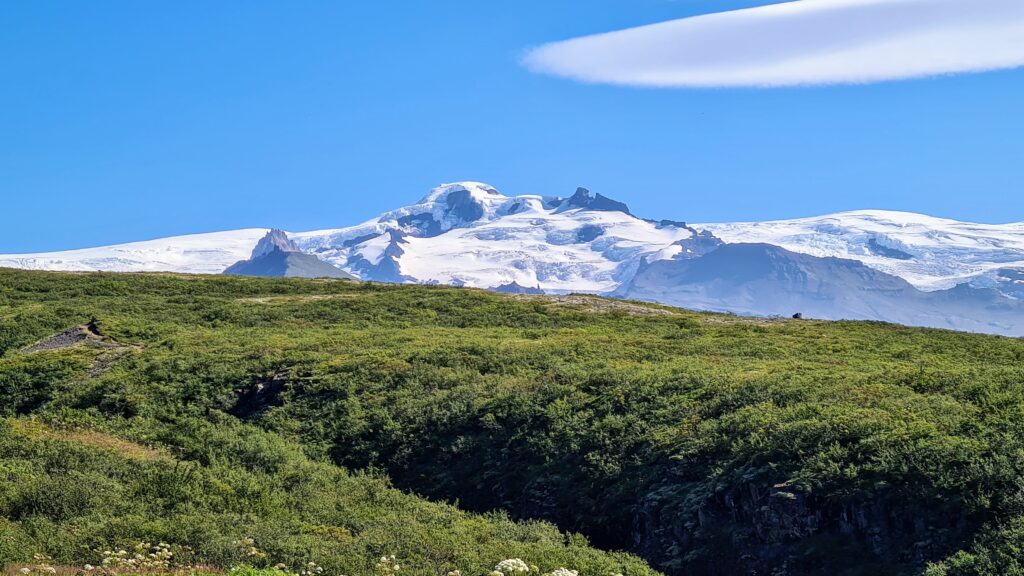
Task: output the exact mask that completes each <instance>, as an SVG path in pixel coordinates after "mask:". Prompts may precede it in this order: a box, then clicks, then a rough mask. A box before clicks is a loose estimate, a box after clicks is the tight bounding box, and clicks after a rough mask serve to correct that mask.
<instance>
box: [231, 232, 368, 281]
mask: <svg viewBox="0 0 1024 576" xmlns="http://www.w3.org/2000/svg"><path fill="white" fill-rule="evenodd" d="M224 274H231V275H235V276H259V277H264V278H346V279H355V277H354V276H352V275H351V274H349V273H348V272H345V271H344V270H342V269H341V268H338V267H337V266H333V265H331V264H328V263H327V262H324V261H323V260H321V259H319V258H317V257H316V256H314V255H312V254H305V253H303V252H299V251H298V248H297V247H296V246H295V243H294V242H292V241H291V240H290V239H289V238H288V235H287V234H285V233H284V232H283V231H281V230H271V231H270V232H268V233H267V235H266V236H264V237H263V238H262V239H261V240H260V241H259V243H257V244H256V247H255V248H254V249H253V251H252V257H251V258H250V259H248V260H242V261H241V262H236V263H235V264H232V265H231V266H229V267H228V268H227V269H226V270H224Z"/></svg>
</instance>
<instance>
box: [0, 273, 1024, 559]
mask: <svg viewBox="0 0 1024 576" xmlns="http://www.w3.org/2000/svg"><path fill="white" fill-rule="evenodd" d="M92 319H95V320H96V327H97V329H98V331H99V333H100V334H101V335H102V339H103V342H104V343H105V344H106V347H103V346H98V345H93V344H91V342H90V341H88V340H87V341H86V342H85V343H84V344H81V345H77V346H74V347H70V348H61V349H54V350H44V351H38V352H25V351H24V348H25V347H26V346H29V345H31V344H33V343H35V342H38V341H40V340H42V339H45V338H47V337H50V336H52V335H53V334H55V333H59V332H61V331H64V330H66V329H68V328H71V327H74V326H77V325H83V324H86V323H87V322H89V321H90V320H92ZM112 343H117V344H119V345H121V346H124V348H116V347H112ZM128 346H132V347H131V348H128ZM0 354H2V356H0V412H2V413H3V416H4V419H3V420H2V421H0V563H4V562H26V561H28V558H31V555H32V554H33V553H35V552H45V553H47V554H50V555H51V556H53V557H54V559H55V561H56V562H62V563H79V564H80V563H83V562H89V561H94V555H95V552H94V551H95V550H97V549H100V548H103V547H105V546H124V545H128V544H131V543H132V542H138V541H140V540H144V541H147V542H156V541H161V540H163V541H167V542H170V543H172V544H174V545H181V546H190V547H192V549H193V552H192V554H194V559H195V562H196V563H203V564H210V565H213V566H220V567H228V566H232V565H235V564H240V563H245V562H246V561H247V560H246V557H245V554H244V551H243V550H240V549H239V546H238V545H237V543H238V542H241V541H244V539H245V538H250V537H251V538H252V539H253V540H254V542H255V543H256V545H257V546H258V547H259V548H260V549H261V550H262V551H265V552H266V554H267V560H266V563H267V565H268V566H269V565H271V564H273V563H276V562H283V563H286V564H288V565H289V566H299V565H301V564H302V563H304V562H307V561H310V560H313V561H315V562H317V563H318V564H319V565H321V566H323V567H325V569H326V570H328V571H329V572H330V574H350V575H358V574H372V573H375V571H376V570H377V566H376V563H377V561H378V560H379V558H380V557H381V556H388V555H390V554H396V555H397V556H398V557H399V560H400V561H401V562H402V563H403V571H404V570H406V569H407V570H408V571H409V572H410V573H413V574H446V573H447V572H448V571H451V570H456V569H458V570H461V572H462V573H463V574H466V575H467V576H469V575H471V574H486V573H487V572H489V571H490V570H491V569H492V568H493V567H494V565H495V564H496V563H497V562H498V561H500V560H502V559H505V558H516V557H518V558H523V559H525V560H527V561H528V562H532V563H536V564H538V565H539V569H540V570H541V571H544V572H550V571H552V570H554V569H556V568H558V567H562V566H564V567H568V568H572V569H576V570H579V571H580V573H581V574H582V575H583V576H603V575H607V574H609V573H613V572H614V573H618V572H622V573H624V574H647V573H651V572H650V571H649V569H647V568H645V567H644V565H643V564H641V563H640V562H639V561H637V560H636V559H634V558H632V557H629V556H625V555H622V554H605V553H601V552H597V551H595V550H594V549H593V548H591V547H590V546H589V545H588V544H587V543H586V541H585V540H584V539H583V538H582V537H578V536H570V537H566V536H563V535H561V534H560V533H559V532H558V531H557V530H555V529H554V528H552V527H551V526H550V525H547V524H543V523H538V522H536V521H535V520H547V521H551V522H554V523H556V524H557V525H558V526H560V527H561V528H563V529H565V530H569V531H572V532H579V533H582V534H585V535H587V536H588V537H589V538H590V541H592V542H593V543H594V544H595V545H597V546H599V547H602V548H606V549H610V550H621V549H629V550H632V551H634V552H637V553H639V554H641V555H642V556H644V557H645V558H646V559H648V560H649V561H650V562H651V564H652V565H654V566H655V567H656V568H659V569H662V570H664V571H666V572H669V573H676V574H684V573H686V574H746V573H751V572H756V573H758V574H761V573H767V574H770V573H772V571H773V570H774V571H782V570H784V571H785V572H778V573H786V574H848V575H853V574H879V573H884V574H925V573H927V574H928V576H943V575H947V576H954V575H955V576H960V575H968V574H992V575H995V574H1000V575H1003V574H1024V560H1022V553H1021V551H1022V550H1024V342H1022V341H1019V340H1014V339H1008V338H997V337H988V336H977V335H967V334H957V333H951V332H943V331H937V330H921V329H908V328H902V327H897V326H891V325H884V324H877V323H853V322H843V323H827V322H813V321H795V320H794V321H790V320H759V319H741V318H735V317H731V316H726V315H710V314H697V313H690V312H683V311H678V310H672V309H667V308H662V307H657V306H647V305H638V304H631V303H617V302H610V301H605V300H600V299H592V298H586V297H563V298H555V299H547V298H536V297H510V296H503V295H498V294H491V293H486V292H481V291H474V290H459V289H450V288H440V287H414V286H386V285H371V284H356V283H351V282H344V281H303V280H273V279H246V278H230V277H190V276H172V275H111V274H89V275H69V274H48V273H27V272H14V271H0ZM345 470H351V471H366V472H345ZM382 473H386V475H387V476H388V477H389V478H390V482H393V483H394V484H395V485H396V486H397V487H398V488H400V489H402V490H404V491H406V492H411V493H415V494H420V495H422V496H426V497H428V498H429V499H431V500H434V501H452V502H457V505H458V507H459V508H462V509H468V510H471V511H476V512H489V513H488V514H487V515H483V516H480V515H474V514H472V513H467V512H462V511H459V510H458V509H457V508H456V507H454V506H449V505H445V504H437V503H428V502H426V501H425V500H423V499H420V498H417V497H414V496H412V495H408V494H403V493H401V492H399V491H397V490H394V489H392V488H390V487H389V485H388V480H385V479H383V477H382ZM504 513H507V514H510V515H512V516H513V517H515V518H519V519H531V520H529V521H527V523H525V524H520V523H515V522H512V521H510V520H508V519H506V518H505V517H504V516H503V514H504ZM90 554H92V555H93V556H90Z"/></svg>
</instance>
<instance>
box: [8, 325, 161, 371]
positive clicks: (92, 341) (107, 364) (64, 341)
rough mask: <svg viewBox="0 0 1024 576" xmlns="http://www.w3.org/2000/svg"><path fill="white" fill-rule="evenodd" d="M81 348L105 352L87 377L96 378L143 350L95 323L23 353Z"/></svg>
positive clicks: (40, 342)
mask: <svg viewBox="0 0 1024 576" xmlns="http://www.w3.org/2000/svg"><path fill="white" fill-rule="evenodd" d="M79 346H88V347H90V348H98V349H101V350H103V352H102V353H100V354H99V355H98V356H97V357H96V359H95V360H94V361H93V364H92V366H91V367H90V368H89V372H88V373H87V376H88V377H89V378H95V377H97V376H99V375H101V374H103V373H104V372H107V371H108V370H110V369H111V368H112V367H113V365H114V363H115V362H117V361H118V360H120V359H121V358H122V357H124V356H125V355H127V354H128V353H130V352H132V351H133V350H142V346H138V345H129V344H121V343H120V342H117V341H115V340H113V339H111V338H107V337H106V336H103V334H101V333H100V330H99V327H98V326H97V324H96V322H95V321H91V322H89V323H88V324H82V325H81V326H75V327H73V328H68V329H67V330H65V331H63V332H60V333H57V334H54V335H53V336H50V337H49V338H46V339H45V340H40V341H39V342H36V343H35V344H32V345H31V346H28V347H26V348H23V349H22V352H25V353H28V354H31V353H33V352H46V351H48V350H63V349H66V348H74V347H79Z"/></svg>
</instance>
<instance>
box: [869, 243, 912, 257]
mask: <svg viewBox="0 0 1024 576" xmlns="http://www.w3.org/2000/svg"><path fill="white" fill-rule="evenodd" d="M868 250H870V251H871V253H872V254H874V255H876V256H882V257H883V258H892V259H894V260H913V259H914V256H913V255H912V254H907V253H906V252H904V251H902V250H897V249H895V248H889V247H888V246H884V245H882V244H881V243H879V242H878V239H877V238H871V239H869V240H868Z"/></svg>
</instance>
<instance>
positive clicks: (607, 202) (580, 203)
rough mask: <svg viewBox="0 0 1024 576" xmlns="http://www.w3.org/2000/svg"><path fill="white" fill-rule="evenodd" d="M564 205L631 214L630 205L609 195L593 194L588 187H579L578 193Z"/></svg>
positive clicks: (566, 206) (568, 207)
mask: <svg viewBox="0 0 1024 576" xmlns="http://www.w3.org/2000/svg"><path fill="white" fill-rule="evenodd" d="M562 207H563V208H564V209H566V210H571V209H573V208H585V209H587V210H598V211H603V212H622V213H623V214H630V211H629V206H626V205H625V204H623V203H622V202H619V201H617V200H612V199H611V198H608V197H607V196H602V195H601V194H598V195H597V196H591V195H590V190H587V189H586V188H577V189H576V193H575V194H573V195H572V196H571V197H570V198H569V199H568V200H566V201H565V202H564V203H563V204H562Z"/></svg>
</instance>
